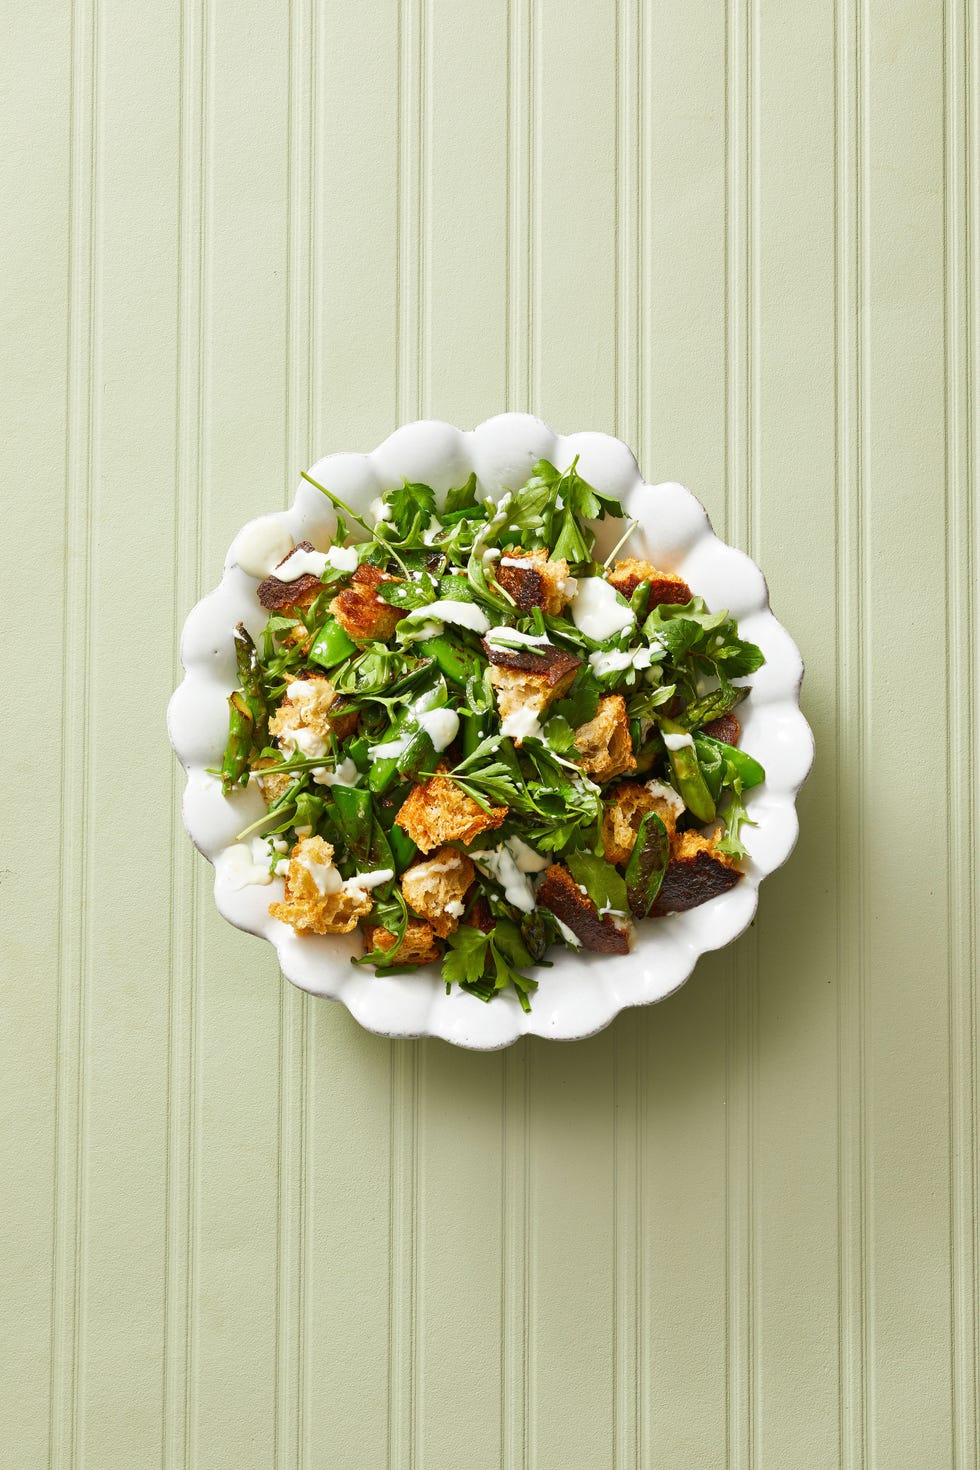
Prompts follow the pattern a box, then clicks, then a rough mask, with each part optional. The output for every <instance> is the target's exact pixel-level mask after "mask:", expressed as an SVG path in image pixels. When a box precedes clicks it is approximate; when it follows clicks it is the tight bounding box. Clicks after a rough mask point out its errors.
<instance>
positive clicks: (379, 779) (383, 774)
mask: <svg viewBox="0 0 980 1470" xmlns="http://www.w3.org/2000/svg"><path fill="white" fill-rule="evenodd" d="M407 724H408V712H407V711H404V712H403V713H402V714H401V715H399V716H398V718H397V719H395V720H392V722H391V725H390V727H389V729H388V730H387V732H386V734H385V738H384V740H383V741H380V742H379V743H380V744H382V745H390V744H391V743H392V742H393V741H395V740H399V739H400V738H401V737H402V735H404V734H405V727H406V725H407ZM397 775H398V757H397V756H391V755H386V756H380V757H378V758H377V759H375V760H373V761H372V762H371V768H370V770H369V771H368V782H367V783H368V789H369V790H370V791H373V792H375V794H377V795H380V794H381V793H382V792H383V791H387V790H388V787H389V786H390V785H391V783H392V781H394V779H395V777H396V776H397Z"/></svg>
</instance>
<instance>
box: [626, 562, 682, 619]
mask: <svg viewBox="0 0 980 1470" xmlns="http://www.w3.org/2000/svg"><path fill="white" fill-rule="evenodd" d="M606 581H607V582H611V583H612V585H613V586H614V587H615V589H616V591H617V592H618V593H619V595H620V596H621V597H625V598H626V601H627V602H629V600H630V598H631V597H632V596H633V593H634V592H635V591H636V589H637V587H639V585H640V583H641V582H649V583H650V594H649V596H648V598H647V607H659V606H660V604H661V603H663V602H690V600H691V589H690V587H689V586H688V585H687V583H686V582H685V581H684V578H683V577H678V576H677V574H676V573H675V572H662V571H661V570H660V569H659V567H655V566H654V565H653V563H652V562H649V561H641V560H640V559H639V558H638V557H635V556H627V557H624V558H623V559H622V561H618V562H617V563H616V565H615V566H614V567H613V569H612V571H611V572H607V573H606Z"/></svg>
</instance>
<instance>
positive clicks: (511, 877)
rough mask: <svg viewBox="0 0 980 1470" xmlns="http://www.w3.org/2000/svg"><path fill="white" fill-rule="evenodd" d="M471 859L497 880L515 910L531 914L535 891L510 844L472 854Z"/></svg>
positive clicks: (481, 869)
mask: <svg viewBox="0 0 980 1470" xmlns="http://www.w3.org/2000/svg"><path fill="white" fill-rule="evenodd" d="M470 857H471V858H472V860H473V862H474V863H475V864H476V866H477V867H478V868H479V870H480V872H481V873H483V874H484V875H485V876H487V877H490V878H496V880H497V882H498V883H499V884H500V886H501V888H502V889H503V890H504V897H505V898H506V900H507V902H508V903H512V904H513V905H514V907H515V909H520V910H521V912H522V913H524V914H529V913H530V912H531V910H532V909H533V908H534V889H533V888H532V887H531V880H530V878H529V877H528V876H527V874H526V873H525V872H522V871H521V868H520V866H519V864H518V862H517V859H516V858H515V856H514V854H513V852H512V851H511V850H510V844H509V843H503V844H502V845H501V846H500V847H494V848H491V849H490V850H489V851H486V852H471V853H470Z"/></svg>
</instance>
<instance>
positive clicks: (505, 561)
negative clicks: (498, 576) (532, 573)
mask: <svg viewBox="0 0 980 1470" xmlns="http://www.w3.org/2000/svg"><path fill="white" fill-rule="evenodd" d="M500 565H501V566H502V567H533V566H537V562H535V561H533V560H532V558H531V557H529V556H502V557H501V558H500Z"/></svg>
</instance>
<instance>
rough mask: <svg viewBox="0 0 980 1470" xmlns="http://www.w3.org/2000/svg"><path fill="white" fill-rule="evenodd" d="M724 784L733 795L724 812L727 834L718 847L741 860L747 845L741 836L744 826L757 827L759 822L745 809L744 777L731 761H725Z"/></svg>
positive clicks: (720, 850)
mask: <svg viewBox="0 0 980 1470" xmlns="http://www.w3.org/2000/svg"><path fill="white" fill-rule="evenodd" d="M724 785H725V786H726V787H728V789H729V790H730V791H731V797H730V799H729V802H728V806H727V807H726V808H725V810H724V812H723V813H722V818H723V820H724V823H725V835H724V837H722V839H721V841H720V842H719V843H718V844H717V848H718V851H719V852H724V853H727V854H728V856H729V857H733V858H735V859H736V860H739V859H741V858H744V857H745V847H744V844H743V842H742V837H741V832H742V828H743V827H746V826H747V827H755V826H756V825H757V823H755V822H753V820H752V818H751V817H750V816H749V814H748V812H747V811H746V809H745V803H744V802H743V800H742V779H741V777H740V776H739V775H738V773H737V772H736V770H735V767H734V766H733V765H732V763H731V761H726V762H725V777H724Z"/></svg>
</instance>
